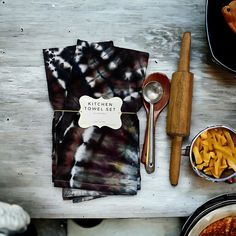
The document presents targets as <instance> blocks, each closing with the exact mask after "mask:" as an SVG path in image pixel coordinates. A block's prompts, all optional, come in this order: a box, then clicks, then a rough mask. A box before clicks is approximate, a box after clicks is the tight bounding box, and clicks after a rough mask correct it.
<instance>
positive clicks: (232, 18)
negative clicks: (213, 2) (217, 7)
mask: <svg viewBox="0 0 236 236" xmlns="http://www.w3.org/2000/svg"><path fill="white" fill-rule="evenodd" d="M222 13H223V16H224V19H225V21H226V22H227V24H228V26H229V27H230V28H231V29H232V30H233V31H234V33H236V0H233V1H232V2H230V3H229V5H227V6H225V7H223V8H222Z"/></svg>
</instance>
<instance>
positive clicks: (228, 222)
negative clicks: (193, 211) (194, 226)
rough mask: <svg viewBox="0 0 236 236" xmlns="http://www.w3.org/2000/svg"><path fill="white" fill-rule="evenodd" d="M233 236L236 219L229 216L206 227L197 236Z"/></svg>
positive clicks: (235, 230)
mask: <svg viewBox="0 0 236 236" xmlns="http://www.w3.org/2000/svg"><path fill="white" fill-rule="evenodd" d="M210 235H211V236H235V235H236V217H235V216H229V217H225V218H223V219H220V220H217V221H215V222H214V223H212V224H210V225H208V226H207V227H206V228H205V229H204V230H203V231H202V232H201V233H200V234H199V236H210Z"/></svg>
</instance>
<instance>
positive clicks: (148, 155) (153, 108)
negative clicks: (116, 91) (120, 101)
mask: <svg viewBox="0 0 236 236" xmlns="http://www.w3.org/2000/svg"><path fill="white" fill-rule="evenodd" d="M169 94H170V82H169V79H168V78H167V76H166V75H164V74H161V73H157V72H156V73H153V74H150V75H149V76H148V77H147V78H146V80H145V81H144V83H143V98H144V99H143V104H144V108H145V110H146V112H147V115H148V119H147V125H146V132H145V138H144V144H143V151H142V156H141V162H142V163H143V164H144V165H145V168H146V171H147V173H148V174H151V173H153V172H154V171H155V142H154V133H155V124H156V121H157V118H158V116H159V114H160V112H161V111H162V110H163V108H164V107H165V106H166V105H167V103H168V101H169Z"/></svg>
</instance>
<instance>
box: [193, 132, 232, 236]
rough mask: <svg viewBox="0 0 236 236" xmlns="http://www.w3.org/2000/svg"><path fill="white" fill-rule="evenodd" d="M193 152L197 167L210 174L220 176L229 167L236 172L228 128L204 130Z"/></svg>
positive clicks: (196, 141) (195, 143)
mask: <svg viewBox="0 0 236 236" xmlns="http://www.w3.org/2000/svg"><path fill="white" fill-rule="evenodd" d="M192 152H193V155H194V161H195V165H196V167H197V169H198V170H201V171H203V172H204V173H205V174H207V175H209V176H214V177H215V178H220V177H221V175H222V173H223V172H224V171H225V170H227V169H232V170H233V171H234V172H236V147H235V144H234V141H233V138H232V135H231V133H230V131H229V130H228V129H225V128H214V129H209V130H206V131H204V132H203V133H201V134H200V135H199V136H198V138H197V139H196V140H195V142H194V144H193V149H192ZM235 235H236V234H235Z"/></svg>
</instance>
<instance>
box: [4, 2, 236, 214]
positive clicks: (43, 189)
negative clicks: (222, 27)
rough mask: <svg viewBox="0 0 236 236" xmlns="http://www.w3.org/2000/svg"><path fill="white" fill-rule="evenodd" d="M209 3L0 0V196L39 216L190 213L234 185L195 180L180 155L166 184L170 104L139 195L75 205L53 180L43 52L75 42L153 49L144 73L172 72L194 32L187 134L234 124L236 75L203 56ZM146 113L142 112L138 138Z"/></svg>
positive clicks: (231, 188) (162, 114)
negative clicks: (173, 181)
mask: <svg viewBox="0 0 236 236" xmlns="http://www.w3.org/2000/svg"><path fill="white" fill-rule="evenodd" d="M204 23H205V0H199V1H196V0H179V1H176V0H168V1H167V0H158V1H157V0H137V1H126V0H120V1H112V0H101V1H98V0H96V1H95V0H94V1H89V0H81V1H79V0H78V1H76V0H60V1H53V0H25V1H22V0H1V2H0V201H5V202H8V203H17V204H20V205H21V206H22V207H24V209H25V210H27V211H28V212H29V213H30V215H31V217H35V218H83V217H88V218H92V217H99V218H100V217H101V218H103V217H104V218H110V217H115V218H125V217H133V218H137V217H168V216H172V217H173V216H187V215H189V214H191V213H192V212H193V211H194V210H195V209H196V208H197V207H198V206H200V205H201V204H202V203H203V202H204V201H206V200H208V199H210V198H212V197H214V196H217V195H219V194H222V193H226V192H234V191H235V189H236V185H227V184H225V183H222V184H214V183H210V182H207V181H205V180H202V179H200V178H199V177H197V176H196V175H195V174H194V173H193V171H192V170H191V168H190V165H189V161H188V158H187V157H183V158H182V165H181V175H180V180H179V185H178V186H177V187H172V186H171V185H170V184H169V155H170V139H169V137H168V136H167V135H166V133H165V126H166V109H165V110H164V111H163V112H162V113H161V115H160V117H159V120H158V123H157V127H156V163H157V168H156V171H155V173H154V174H152V175H148V174H146V172H145V170H144V168H143V166H142V169H141V171H142V172H141V174H142V189H141V191H140V192H139V193H138V195H137V196H132V197H118V196H114V197H106V198H103V199H97V200H94V201H88V202H84V203H81V204H73V203H72V202H71V201H63V200H62V196H61V189H58V188H54V187H53V185H52V182H51V120H52V114H53V113H52V109H51V107H50V104H49V100H48V94H47V85H46V77H45V71H44V62H43V55H42V49H43V48H50V47H58V46H61V47H63V46H68V45H73V44H75V43H76V39H77V38H80V39H84V40H88V41H103V40H113V41H114V44H115V45H117V46H121V47H127V48H133V49H137V50H144V51H147V52H149V53H150V60H149V67H148V73H150V72H153V71H159V72H163V73H166V74H167V76H168V77H169V78H171V74H172V72H173V71H175V70H176V69H177V63H178V57H179V48H180V39H181V35H182V33H183V32H184V31H191V32H192V54H191V71H192V72H193V73H194V75H195V78H194V94H193V110H192V122H191V135H190V137H189V138H188V139H185V142H184V146H186V145H187V144H188V143H189V142H190V140H191V139H192V138H193V137H194V135H195V134H196V133H197V132H198V131H200V130H201V129H203V128H205V127H206V126H209V125H213V124H225V125H229V126H232V127H233V128H236V122H235V121H236V96H235V91H236V78H234V76H233V75H232V74H230V73H229V72H226V71H225V70H223V69H222V68H220V67H218V66H216V65H215V64H213V63H212V62H211V59H210V57H209V52H208V47H207V42H206V36H205V27H204ZM145 119H146V117H145V112H144V110H142V111H141V112H140V126H141V143H140V147H142V144H143V133H144V129H145Z"/></svg>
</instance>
